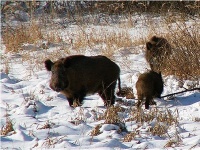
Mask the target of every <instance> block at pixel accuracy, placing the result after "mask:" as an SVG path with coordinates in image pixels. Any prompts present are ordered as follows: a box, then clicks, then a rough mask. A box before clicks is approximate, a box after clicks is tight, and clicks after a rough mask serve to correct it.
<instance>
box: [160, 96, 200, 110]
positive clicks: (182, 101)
mask: <svg viewBox="0 0 200 150" xmlns="http://www.w3.org/2000/svg"><path fill="white" fill-rule="evenodd" d="M197 102H200V93H199V92H195V93H192V94H190V95H187V96H175V97H174V98H173V99H169V100H163V99H162V100H159V107H160V106H165V105H166V106H167V107H168V108H170V107H174V106H188V105H192V104H195V103H197Z"/></svg>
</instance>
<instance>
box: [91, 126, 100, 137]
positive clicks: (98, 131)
mask: <svg viewBox="0 0 200 150" xmlns="http://www.w3.org/2000/svg"><path fill="white" fill-rule="evenodd" d="M101 127H102V124H98V125H97V126H95V128H94V129H93V130H92V132H91V133H90V135H91V136H97V135H99V134H101V132H100V128H101Z"/></svg>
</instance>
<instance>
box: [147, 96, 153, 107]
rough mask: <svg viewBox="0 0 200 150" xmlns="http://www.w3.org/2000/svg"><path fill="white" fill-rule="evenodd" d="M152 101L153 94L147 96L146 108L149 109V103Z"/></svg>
mask: <svg viewBox="0 0 200 150" xmlns="http://www.w3.org/2000/svg"><path fill="white" fill-rule="evenodd" d="M151 101H153V97H152V96H146V101H145V109H149V104H150V102H151Z"/></svg>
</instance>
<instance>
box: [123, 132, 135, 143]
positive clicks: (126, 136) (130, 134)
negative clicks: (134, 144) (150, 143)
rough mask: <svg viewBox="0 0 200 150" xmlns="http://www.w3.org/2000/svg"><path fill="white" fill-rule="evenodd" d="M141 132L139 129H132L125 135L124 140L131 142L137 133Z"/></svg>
mask: <svg viewBox="0 0 200 150" xmlns="http://www.w3.org/2000/svg"><path fill="white" fill-rule="evenodd" d="M138 134H139V132H138V131H132V132H131V133H128V134H126V135H125V136H124V139H123V142H131V141H132V140H133V139H134V138H135V137H136V136H137V135H138Z"/></svg>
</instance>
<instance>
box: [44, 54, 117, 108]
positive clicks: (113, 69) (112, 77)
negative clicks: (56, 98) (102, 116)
mask: <svg viewBox="0 0 200 150" xmlns="http://www.w3.org/2000/svg"><path fill="white" fill-rule="evenodd" d="M45 67H46V69H47V70H48V71H51V72H52V76H51V80H50V87H51V88H52V89H53V90H54V91H57V92H61V93H62V94H64V95H65V96H66V98H67V100H68V102H69V105H70V106H72V105H73V102H74V101H78V103H82V101H83V99H84V97H85V96H86V95H87V94H94V93H98V94H99V95H100V96H101V98H102V99H103V101H104V104H105V105H106V106H108V105H113V104H114V103H115V95H114V92H115V86H116V82H117V80H118V86H119V90H120V89H121V87H120V78H119V75H120V68H119V66H118V65H117V64H115V63H114V62H112V61H111V60H110V59H108V58H107V57H105V56H91V57H87V56H83V55H74V56H69V57H66V58H62V59H59V60H57V61H56V62H54V63H53V62H52V61H51V60H49V59H48V60H46V61H45Z"/></svg>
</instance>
